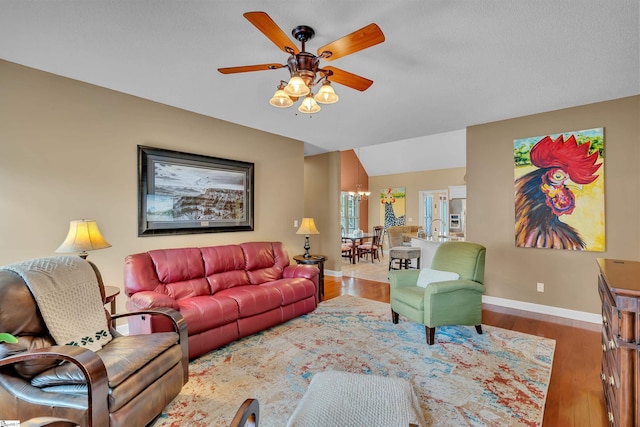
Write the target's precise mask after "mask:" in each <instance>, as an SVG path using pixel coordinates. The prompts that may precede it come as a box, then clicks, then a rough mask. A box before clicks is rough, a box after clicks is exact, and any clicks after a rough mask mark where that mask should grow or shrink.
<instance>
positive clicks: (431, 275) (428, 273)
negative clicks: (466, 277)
mask: <svg viewBox="0 0 640 427" xmlns="http://www.w3.org/2000/svg"><path fill="white" fill-rule="evenodd" d="M459 278H460V275H459V274H458V273H454V272H452V271H441V270H434V269H432V268H423V269H422V270H420V275H419V276H418V283H417V286H420V287H421V288H426V287H427V286H429V284H430V283H434V282H445V281H447V280H458V279H459Z"/></svg>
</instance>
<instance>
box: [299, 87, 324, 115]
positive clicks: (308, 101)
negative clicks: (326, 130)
mask: <svg viewBox="0 0 640 427" xmlns="http://www.w3.org/2000/svg"><path fill="white" fill-rule="evenodd" d="M298 111H300V112H301V113H305V114H313V113H317V112H318V111H320V106H319V105H318V103H317V102H316V100H315V99H313V94H312V93H311V92H309V94H308V95H307V96H305V97H304V99H303V100H302V104H300V106H299V107H298Z"/></svg>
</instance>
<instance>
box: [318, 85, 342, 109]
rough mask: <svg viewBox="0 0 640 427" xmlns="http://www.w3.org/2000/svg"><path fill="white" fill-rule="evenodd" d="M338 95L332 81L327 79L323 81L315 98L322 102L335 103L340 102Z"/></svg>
mask: <svg viewBox="0 0 640 427" xmlns="http://www.w3.org/2000/svg"><path fill="white" fill-rule="evenodd" d="M338 99H339V98H338V95H336V92H335V91H334V90H333V88H332V87H331V83H330V82H328V81H326V82H324V83H322V87H321V88H320V90H318V94H317V95H316V96H315V100H316V101H318V102H319V103H321V104H334V103H336V102H338Z"/></svg>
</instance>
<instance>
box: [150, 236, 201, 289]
mask: <svg viewBox="0 0 640 427" xmlns="http://www.w3.org/2000/svg"><path fill="white" fill-rule="evenodd" d="M148 254H149V256H150V257H151V261H152V262H153V265H154V267H155V270H156V274H157V276H158V279H159V280H160V283H162V284H164V285H165V290H164V292H162V291H158V292H160V293H165V294H167V295H170V296H172V297H173V298H175V299H180V298H188V297H192V296H198V295H208V294H209V293H210V292H209V283H208V282H207V280H206V279H205V274H204V261H203V260H202V255H201V253H200V249H198V248H178V249H159V250H154V251H149V252H148ZM147 290H153V289H147Z"/></svg>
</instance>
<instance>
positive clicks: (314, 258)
mask: <svg viewBox="0 0 640 427" xmlns="http://www.w3.org/2000/svg"><path fill="white" fill-rule="evenodd" d="M293 259H294V260H295V262H296V263H298V264H308V265H317V266H318V269H319V270H320V274H318V301H322V297H323V296H324V262H325V261H326V260H327V257H326V256H324V255H311V256H310V257H309V258H305V257H304V255H296V256H294V257H293Z"/></svg>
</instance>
